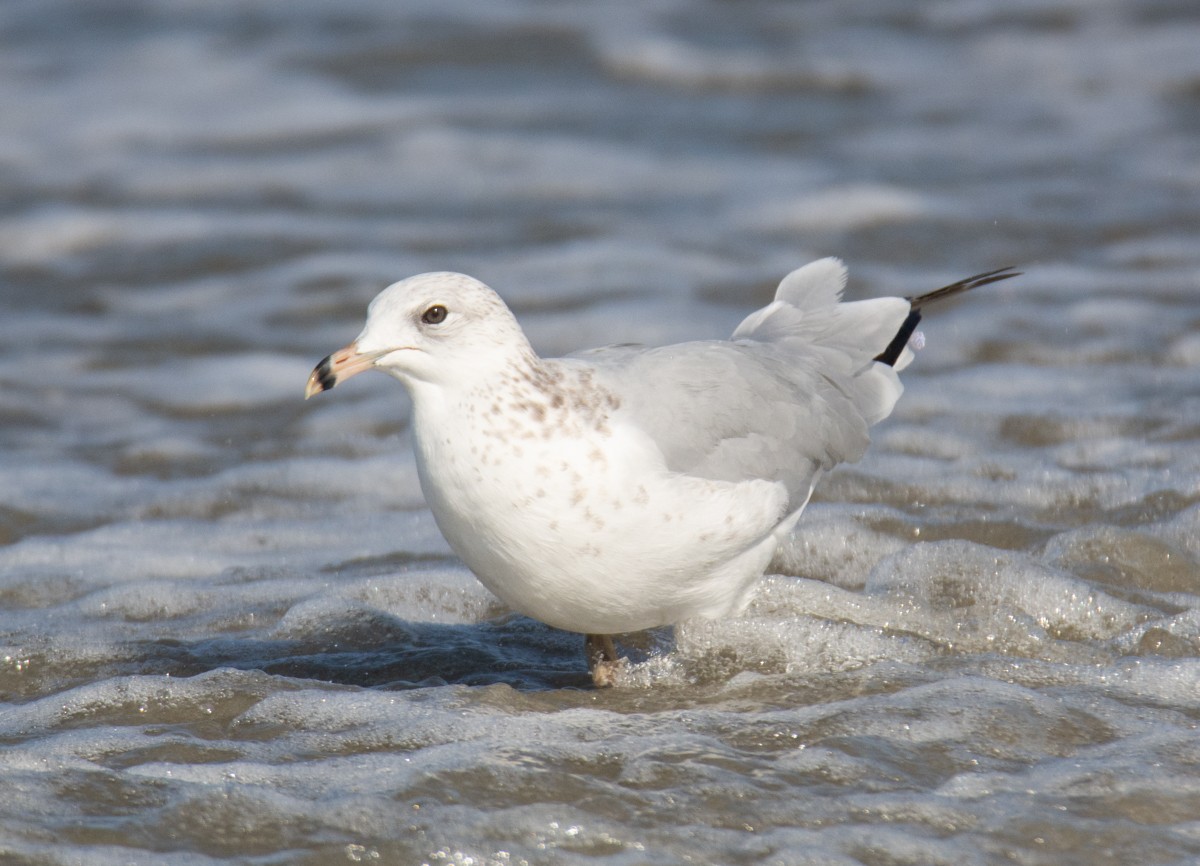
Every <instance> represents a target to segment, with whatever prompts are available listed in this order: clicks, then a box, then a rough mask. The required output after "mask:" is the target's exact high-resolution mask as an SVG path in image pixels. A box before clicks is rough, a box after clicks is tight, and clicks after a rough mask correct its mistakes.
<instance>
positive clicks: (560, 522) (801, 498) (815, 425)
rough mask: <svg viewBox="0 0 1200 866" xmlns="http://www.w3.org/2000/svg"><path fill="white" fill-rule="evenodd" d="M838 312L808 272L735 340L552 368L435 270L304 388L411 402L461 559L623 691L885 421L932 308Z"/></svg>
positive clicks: (464, 286)
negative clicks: (353, 379) (562, 632)
mask: <svg viewBox="0 0 1200 866" xmlns="http://www.w3.org/2000/svg"><path fill="white" fill-rule="evenodd" d="M1012 276H1016V274H1015V272H1014V271H1013V270H1012V269H1011V268H1002V269H1000V270H995V271H989V272H987V273H984V274H979V275H977V276H974V277H969V278H967V279H965V280H961V281H960V282H957V283H954V284H952V285H949V286H946V287H945V288H942V289H938V290H937V291H934V292H930V293H929V294H926V295H921V296H919V297H915V298H876V299H872V300H866V301H856V302H849V303H847V302H842V301H841V295H842V290H843V288H844V286H845V282H846V269H845V267H844V266H843V265H842V263H841V262H840V261H839V260H838V259H833V258H827V259H821V260H819V261H815V262H812V263H811V264H808V265H806V266H804V267H802V268H799V269H798V270H795V271H793V272H792V273H791V274H789V275H788V276H787V277H785V278H784V280H783V282H781V283H780V285H779V289H778V291H777V292H776V295H775V300H774V301H773V302H772V303H770V304H768V305H767V306H766V307H763V308H762V309H761V310H758V311H757V312H755V313H752V314H751V315H750V316H748V317H747V318H746V319H745V320H744V321H743V322H742V323H741V324H740V325H739V326H738V327H737V329H736V330H735V331H734V332H733V335H732V337H731V338H730V339H729V340H708V341H699V342H690V343H681V344H678V345H673V346H665V347H661V348H643V347H635V346H612V347H608V348H603V349H596V350H592V351H589V352H584V353H581V354H578V355H573V356H569V357H565V358H557V359H545V358H540V357H538V355H537V354H536V353H535V352H534V351H533V349H532V348H531V347H530V344H529V341H528V340H527V339H526V338H525V334H524V333H523V332H522V330H521V327H520V325H518V324H517V320H516V318H515V317H514V316H513V314H512V313H511V312H510V311H509V309H508V307H507V306H505V304H504V302H503V301H502V300H501V299H500V297H499V295H497V294H496V293H495V292H494V291H492V290H491V289H490V288H488V287H487V286H485V285H484V284H483V283H481V282H479V281H478V280H475V279H473V278H471V277H468V276H464V275H463V274H454V273H430V274H420V275H418V276H415V277H410V278H408V279H406V280H402V281H400V282H398V283H395V284H393V285H391V286H389V287H388V288H386V289H384V291H383V292H381V293H380V294H379V295H378V297H376V298H375V300H374V301H372V302H371V305H370V307H369V309H368V312H367V322H366V326H365V328H364V329H363V331H362V333H361V334H359V336H358V338H357V339H356V340H354V342H352V343H351V344H350V345H348V346H346V347H345V348H344V349H341V350H339V351H337V352H334V353H333V354H332V355H330V356H328V357H327V358H325V359H324V360H323V361H321V363H320V364H318V365H317V367H316V369H315V370H313V372H312V375H311V376H310V377H309V380H308V386H307V389H306V391H305V396H306V397H311V396H312V395H313V394H316V393H319V392H321V391H327V390H329V389H330V388H332V387H334V385H336V384H338V383H339V382H341V381H342V380H344V379H347V378H349V377H350V376H353V375H356V374H357V373H360V372H362V371H363V370H368V369H372V368H375V369H379V370H383V371H384V372H386V373H390V374H391V375H392V376H394V377H395V378H397V379H399V380H400V382H401V383H403V384H404V386H405V387H406V388H407V389H408V392H409V394H410V395H411V397H412V403H413V426H412V431H413V446H414V448H415V451H416V460H417V470H418V474H419V477H420V481H421V489H422V490H423V491H424V494H425V498H426V500H427V501H428V504H429V507H430V509H431V510H432V511H433V515H434V518H435V519H436V520H437V525H438V527H439V529H441V531H442V534H443V535H445V537H446V539H447V541H449V543H450V546H451V547H452V548H453V549H454V551H455V553H457V554H458V556H459V557H460V558H461V559H462V560H463V562H465V563H466V564H467V566H468V567H469V568H470V569H471V570H472V571H473V572H474V573H475V574H476V576H478V578H479V580H480V581H482V582H483V584H484V585H485V586H486V587H487V588H488V589H489V590H491V591H492V592H493V593H495V594H496V595H497V596H499V597H500V598H501V599H502V600H503V601H504V602H505V603H506V604H508V605H509V606H511V607H512V608H514V609H515V610H518V611H521V612H522V613H525V614H527V615H528V616H531V617H534V618H535V619H539V620H541V621H543V622H545V623H548V624H550V625H552V626H556V627H558V628H562V629H567V630H569V631H575V632H581V633H583V634H585V635H586V639H585V652H586V654H587V660H588V667H589V669H590V670H591V672H592V677H593V680H594V681H595V683H596V685H598V686H603V685H610V684H611V683H612V681H613V678H614V676H615V673H616V670H617V665H618V658H617V654H616V651H615V648H614V646H613V642H612V635H614V634H621V633H625V632H631V631H639V630H642V629H647V628H653V627H655V626H661V625H672V624H675V623H678V622H681V621H683V620H686V619H689V618H693V617H723V616H730V615H735V614H737V613H739V612H740V611H741V610H742V609H743V608H744V607H745V606H746V604H747V603H748V602H749V599H750V596H751V595H752V589H753V586H754V584H755V582H756V581H757V580H758V579H759V578H760V577H761V576H762V574H763V572H764V570H765V569H766V567H767V566H768V564H769V563H770V561H771V558H772V556H773V555H774V553H775V550H776V547H777V545H778V543H779V541H780V540H781V539H782V538H783V537H784V536H785V535H786V534H787V533H789V532H790V531H791V530H792V527H793V526H794V525H795V523H796V521H797V520H798V519H799V517H800V514H801V512H802V511H803V510H804V506H805V504H806V503H807V502H808V500H809V497H810V496H811V495H812V491H813V487H814V485H815V484H816V482H817V479H818V478H819V476H820V475H821V473H822V472H824V471H826V470H828V469H829V468H831V467H832V466H834V465H836V464H837V463H841V462H843V461H853V460H857V459H859V458H860V457H861V456H862V455H863V452H864V451H865V450H866V448H867V443H868V441H869V440H868V435H867V431H868V429H869V428H870V427H871V425H873V424H875V423H876V422H878V421H880V420H882V419H883V418H886V417H887V416H888V414H890V413H891V411H892V407H893V406H894V405H895V403H896V400H897V399H898V398H899V397H900V393H901V391H902V390H903V386H902V385H901V384H900V379H899V377H898V376H897V372H898V371H899V370H901V369H903V368H904V366H905V365H906V364H907V363H908V362H909V361H910V360H911V359H912V345H911V344H912V342H913V340H912V338H913V335H914V331H915V328H916V326H917V323H918V322H919V320H920V318H921V311H922V308H923V307H924V306H925V305H927V304H928V303H930V302H931V301H934V300H938V299H940V298H943V297H947V296H949V295H953V294H956V293H958V292H961V291H965V290H967V289H971V288H974V287H977V286H982V285H985V284H987V283H992V282H996V281H997V280H1003V279H1007V278H1008V277H1012Z"/></svg>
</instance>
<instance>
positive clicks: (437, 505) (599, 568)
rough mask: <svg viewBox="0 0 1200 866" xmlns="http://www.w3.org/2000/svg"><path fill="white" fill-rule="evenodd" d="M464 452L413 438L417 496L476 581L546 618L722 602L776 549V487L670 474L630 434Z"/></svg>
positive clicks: (591, 618)
mask: <svg viewBox="0 0 1200 866" xmlns="http://www.w3.org/2000/svg"><path fill="white" fill-rule="evenodd" d="M439 443H440V444H441V445H443V446H445V445H448V444H450V443H447V442H446V441H445V440H444V439H443V440H439ZM475 449H476V450H475V451H474V453H472V451H471V448H470V447H465V448H464V447H455V448H453V449H447V448H445V447H437V444H434V446H433V447H430V445H429V444H428V443H420V441H419V440H418V449H417V454H418V468H419V471H420V475H421V483H422V488H423V490H424V492H425V496H426V499H427V501H428V503H429V506H430V508H431V510H432V511H433V514H434V517H435V518H436V520H437V523H438V527H439V528H440V529H441V531H442V533H443V534H444V535H445V536H446V539H447V541H449V542H450V545H451V547H453V549H454V551H455V552H456V553H457V554H458V555H459V556H460V557H461V558H462V559H463V561H464V562H465V563H466V564H467V566H468V567H469V568H470V569H471V570H472V571H473V572H474V573H475V574H476V576H477V577H478V578H479V580H480V581H481V582H482V583H483V584H484V585H485V586H486V587H487V588H488V589H490V590H491V591H492V592H494V593H495V594H496V595H497V596H499V597H500V598H501V599H502V600H503V601H504V602H505V603H507V604H508V605H510V606H511V607H513V608H514V609H516V610H519V611H521V612H522V613H525V614H527V615H529V616H532V617H534V618H536V619H539V620H541V621H543V622H546V623H549V624H550V625H553V626H556V627H559V628H564V629H568V630H571V631H579V632H587V633H596V634H611V633H618V632H626V631H635V630H639V629H643V628H650V627H653V626H657V625H664V624H669V623H674V622H678V621H680V620H682V619H686V618H688V617H690V616H695V615H698V614H704V613H710V614H718V613H722V612H725V610H724V609H725V608H728V607H731V606H735V605H736V604H737V603H740V601H739V600H740V597H741V595H742V593H743V589H744V585H745V584H746V583H747V581H748V580H750V579H752V578H757V576H758V575H759V574H761V571H762V569H763V568H764V567H765V565H766V559H769V557H770V553H771V552H772V551H773V550H774V540H773V539H772V538H767V539H766V540H765V541H764V538H763V536H764V535H767V534H768V533H769V532H770V529H771V528H772V527H773V526H774V525H775V523H777V522H778V519H779V517H780V516H781V515H780V513H779V512H780V511H781V510H782V503H781V502H780V501H779V496H780V495H781V493H780V491H778V490H777V489H776V487H777V486H776V485H773V484H770V483H768V482H746V483H744V484H741V485H733V484H728V483H724V482H711V481H705V480H703V479H691V478H687V477H686V476H680V475H678V474H675V473H668V472H667V471H666V470H665V469H664V468H663V467H662V465H661V459H659V458H658V456H657V454H656V452H653V451H649V450H647V449H646V447H645V443H644V442H641V441H640V440H639V438H638V437H637V436H632V437H623V436H622V433H621V431H617V432H616V433H613V432H610V431H606V432H605V434H604V435H603V436H580V437H566V438H561V439H558V440H554V441H550V442H541V441H538V442H529V441H523V442H518V443H516V444H506V445H505V446H504V447H493V448H491V449H487V453H486V454H485V453H483V452H482V450H481V449H480V448H479V446H478V444H476V446H475ZM449 450H452V451H453V454H450V453H448V452H449ZM755 485H757V486H755ZM783 498H784V500H786V496H785V495H784V497H783ZM751 548H753V549H754V550H755V551H756V555H754V556H750V557H746V556H745V554H746V552H747V550H749V549H751ZM764 551H765V553H764ZM759 560H762V561H761V562H759ZM755 570H757V571H756V573H755V574H752V575H749V574H748V572H750V571H755ZM725 596H730V598H725ZM734 596H736V598H734Z"/></svg>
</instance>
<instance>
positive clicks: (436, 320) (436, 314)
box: [421, 304, 446, 325]
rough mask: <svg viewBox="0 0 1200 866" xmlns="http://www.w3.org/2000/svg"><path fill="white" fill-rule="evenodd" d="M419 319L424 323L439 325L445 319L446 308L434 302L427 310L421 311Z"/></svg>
mask: <svg viewBox="0 0 1200 866" xmlns="http://www.w3.org/2000/svg"><path fill="white" fill-rule="evenodd" d="M421 321H422V322H424V323H425V324H426V325H440V324H441V323H442V322H444V321H446V308H445V307H443V306H442V305H441V304H434V305H433V306H432V307H430V308H429V309H428V310H426V311H425V312H423V313H421Z"/></svg>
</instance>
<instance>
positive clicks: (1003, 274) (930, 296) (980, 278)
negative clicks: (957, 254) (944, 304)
mask: <svg viewBox="0 0 1200 866" xmlns="http://www.w3.org/2000/svg"><path fill="white" fill-rule="evenodd" d="M1019 276H1021V272H1020V271H1018V270H1015V269H1014V268H1013V266H1012V265H1009V266H1008V267H1006V268H996V270H994V271H986V272H984V273H982V274H976V275H975V276H973V277H967V278H966V279H965V280H959V281H958V282H957V283H951V284H950V285H948V286H942V287H941V288H940V289H934V290H933V291H932V292H926V293H925V294H923V295H918V296H917V297H915V298H909V299H908V300H909V301H910V302H911V303H912V305H913V308H914V309H915V308H917V307H922V306H924V305H925V304H931V303H933V302H934V301H940V300H942V299H943V298H949V297H952V296H954V295H957V294H959V293H961V292H969V291H971V289H977V288H979V287H980V286H986V285H989V284H990V283H998V282H1000V281H1001V280H1007V279H1011V278H1012V277H1019Z"/></svg>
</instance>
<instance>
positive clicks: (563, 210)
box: [0, 0, 1200, 866]
mask: <svg viewBox="0 0 1200 866" xmlns="http://www.w3.org/2000/svg"><path fill="white" fill-rule="evenodd" d="M1197 46H1200V15H1198V14H1197V12H1196V9H1195V5H1194V4H1193V3H1191V2H1184V0H1179V2H1171V0H1125V2H1119V0H1109V2H1104V0H1101V2H1094V0H1079V2H1074V3H1069V2H1068V3H1039V2H1018V3H987V2H982V0H979V2H976V0H946V2H940V3H936V4H911V3H901V2H895V3H890V2H870V3H866V2H863V3H857V2H844V0H829V2H808V3H760V2H750V3H746V2H743V3H715V2H714V3H702V2H701V3H683V2H677V3H670V2H649V3H641V4H612V3H587V2H578V3H573V2H568V3H537V2H516V0H494V2H489V3H486V4H483V3H467V2H447V0H437V2H432V0H430V2H406V3H404V4H397V3H392V2H384V0H378V2H356V3H343V2H340V0H305V2H294V3H278V4H268V3H246V2H243V0H205V2H194V3H188V2H180V3H168V2H165V0H163V2H140V3H134V2H128V3H121V2H118V3H103V4H100V3H92V2H84V0H79V2H67V0H37V2H33V0H9V2H6V3H4V4H0V103H2V104H3V105H4V106H5V107H4V110H3V122H2V124H0V183H2V188H3V190H4V196H3V200H2V201H0V292H2V294H3V300H4V304H3V312H2V314H0V419H2V422H3V423H2V426H0V445H2V448H0V467H2V469H0V473H2V474H0V545H2V546H0V644H2V647H0V659H2V662H3V664H2V666H0V700H2V701H3V703H2V704H0V862H4V863H9V862H12V863H34V864H152V863H153V864H157V863H163V862H171V863H186V864H193V863H194V864H214V863H249V864H283V863H288V864H291V863H301V864H328V863H340V862H364V863H395V864H419V863H429V864H443V863H445V864H468V863H469V864H515V863H533V864H556V863H583V862H587V863H602V864H614V866H616V864H622V866H624V864H648V863H654V864H664V863H715V864H766V863H782V864H801V863H812V864H818V863H819V864H860V863H861V864H881V866H882V864H889V866H890V864H914V866H917V864H920V866H927V864H954V866H961V864H968V866H970V864H989V863H1018V864H1086V866H1102V864H1129V863H1139V864H1148V863H1155V864H1157V863H1184V862H1193V861H1194V859H1195V858H1200V732H1198V731H1197V723H1198V720H1200V658H1198V657H1200V504H1198V503H1200V50H1198V49H1197ZM828 254H836V255H840V256H842V257H844V258H845V259H846V261H847V262H848V264H849V266H850V269H851V286H850V295H851V296H853V297H866V296H871V295H877V294H896V293H902V294H908V293H913V292H917V291H921V290H924V289H929V288H932V287H935V286H937V285H941V284H943V283H945V282H949V281H950V280H953V279H956V278H958V277H962V276H966V275H967V274H970V273H974V272H977V271H981V270H986V269H988V268H993V267H997V266H1001V265H1009V264H1012V265H1016V266H1018V267H1019V268H1021V269H1022V270H1024V271H1025V272H1026V275H1025V276H1024V277H1022V278H1021V279H1019V280H1013V281H1009V282H1006V283H1004V284H1001V285H996V286H991V287H988V288H986V289H983V290H980V291H979V292H977V293H975V294H974V295H973V296H972V297H970V298H969V299H968V300H965V301H962V302H960V303H957V304H955V305H952V306H949V307H947V308H945V309H941V310H938V311H937V312H936V314H933V315H931V316H929V317H928V319H927V320H926V323H925V325H924V330H925V333H926V336H927V341H928V346H927V348H926V349H925V350H924V351H922V352H921V353H920V356H919V357H918V360H917V362H916V363H915V364H914V365H913V367H912V368H910V370H909V372H908V374H907V378H906V381H907V386H908V390H907V392H906V394H905V396H904V398H903V399H902V401H901V403H900V405H899V407H898V408H897V411H896V413H895V415H894V416H893V417H892V418H891V419H890V420H889V421H887V422H886V423H884V424H883V425H881V427H880V428H878V430H877V431H876V436H875V441H874V444H873V446H872V450H871V452H870V454H869V456H868V457H867V459H865V460H864V461H863V462H862V463H860V464H858V465H855V466H849V467H842V468H841V469H839V470H838V471H837V472H835V473H833V474H832V475H831V476H830V477H828V478H827V479H826V481H825V483H824V485H823V486H822V488H821V489H820V491H819V498H818V500H817V501H816V502H814V504H813V505H812V507H811V508H810V510H809V513H808V514H807V515H806V516H805V518H804V520H803V521H802V523H801V526H800V530H799V532H798V533H797V535H796V537H795V539H794V542H793V544H792V545H791V546H790V547H789V548H788V549H787V550H785V551H783V552H782V554H781V556H780V557H779V561H778V562H777V563H776V567H775V568H774V569H772V571H773V574H772V575H771V576H769V577H767V578H766V579H765V580H764V583H763V586H762V589H761V592H760V594H759V596H758V599H757V601H756V602H755V603H754V605H753V606H752V607H751V609H750V610H749V611H748V612H747V614H746V616H745V617H744V618H743V619H740V620H738V621H726V622H713V623H691V624H687V625H685V626H683V627H681V628H679V629H677V630H676V631H675V633H674V634H672V633H670V632H668V631H664V632H661V633H654V634H650V635H640V636H634V637H631V638H629V639H628V640H626V641H625V642H624V643H623V647H624V649H625V650H626V652H628V653H629V654H631V656H632V657H633V660H634V663H633V664H632V665H631V667H630V668H629V669H628V670H627V671H626V673H625V675H624V678H623V682H622V683H621V685H619V686H618V687H617V688H615V689H613V690H610V691H607V692H595V691H592V690H590V689H589V688H588V687H587V686H588V678H587V674H586V671H585V669H584V666H583V660H582V654H581V652H580V639H579V638H578V636H575V635H568V634H564V633H560V632H555V631H553V630H551V629H549V628H546V627H544V626H542V625H540V624H538V623H535V622H532V621H530V620H527V619H524V618H521V617H518V616H515V615H513V614H511V613H509V612H508V611H506V610H504V609H503V608H502V607H501V606H500V605H499V603H498V602H496V601H495V600H494V599H492V598H491V597H490V596H489V595H488V594H487V593H486V591H484V590H483V589H482V588H481V587H480V586H479V585H478V584H477V583H476V582H475V580H474V578H473V577H472V576H471V575H470V574H469V573H468V572H466V571H465V569H464V568H463V567H462V566H461V565H460V564H459V563H458V562H457V561H456V560H455V559H454V558H453V556H452V555H451V554H450V552H449V549H448V547H447V546H446V544H445V542H444V541H443V540H442V539H441V537H440V535H439V534H438V532H437V529H436V527H435V526H434V524H433V520H432V518H431V516H430V514H429V512H428V511H427V510H426V509H425V507H424V505H423V501H422V498H421V493H420V490H419V488H418V486H417V482H416V477H415V470H414V464H413V460H412V456H411V453H410V449H409V445H408V441H407V437H408V433H407V418H408V405H407V402H406V400H405V398H404V396H403V393H402V389H401V388H400V387H399V386H398V385H397V384H396V383H395V382H393V381H391V380H389V379H387V378H386V377H384V376H381V375H373V376H363V377H361V378H358V379H355V380H354V381H353V382H351V383H348V384H347V385H345V386H344V387H342V388H339V389H338V390H337V392H335V393H334V394H330V395H326V396H324V397H322V398H321V399H320V400H315V401H310V402H309V403H304V402H303V401H302V400H301V393H302V390H303V386H304V380H305V378H306V377H307V375H308V372H309V370H310V369H311V368H312V366H313V364H314V363H315V362H316V361H317V360H319V359H320V358H321V357H322V356H323V355H325V354H326V353H328V352H329V351H331V350H333V349H335V348H337V347H339V346H342V345H344V344H345V343H346V342H347V341H348V340H349V339H350V338H352V337H353V336H354V335H355V334H356V333H357V332H358V329H359V327H360V325H361V321H362V318H363V313H364V308H365V304H366V302H367V301H368V300H369V299H370V298H371V297H372V296H373V295H374V294H375V293H376V292H377V291H378V290H379V289H380V288H382V287H383V286H384V285H386V284H387V283H389V282H391V281H393V280H395V279H398V278H400V277H403V276H406V275H409V274H412V273H416V272H420V271H425V270H433V269H452V270H462V271H466V272H468V273H471V274H474V275H476V276H478V277H480V278H481V279H484V280H485V281H486V282H488V283H489V284H491V285H493V286H494V287H496V288H497V289H498V290H499V291H500V292H501V293H502V294H503V295H504V296H505V297H506V298H507V299H509V301H510V302H511V303H512V306H513V307H514V309H515V310H516V312H517V313H518V315H519V316H520V318H521V320H522V322H523V323H524V325H525V326H526V328H527V330H528V332H529V334H530V335H531V338H532V339H533V341H534V343H535V345H536V346H537V347H538V348H539V349H540V350H542V351H543V352H544V353H547V354H556V353H561V352H567V351H571V350H574V349H579V348H584V347H588V346H592V345H598V344H603V343H609V342H624V341H633V342H646V343H664V342H670V341H675V340H679V339H685V338H689V337H709V336H721V335H725V334H727V333H728V332H729V331H730V330H731V329H732V328H733V326H734V325H735V324H736V323H737V322H738V321H739V320H740V319H741V318H742V316H743V315H745V313H746V312H748V311H749V310H750V309H752V308H754V307H755V306H757V305H760V304H762V303H764V302H765V301H766V300H767V299H769V297H770V295H771V291H772V289H773V286H774V284H775V282H777V281H778V279H779V278H780V277H781V276H782V275H783V274H784V273H786V272H787V271H788V270H790V269H791V268H793V267H795V266H796V265H798V264H801V263H803V262H805V261H807V260H809V259H811V258H815V257H818V256H822V255H828Z"/></svg>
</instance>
